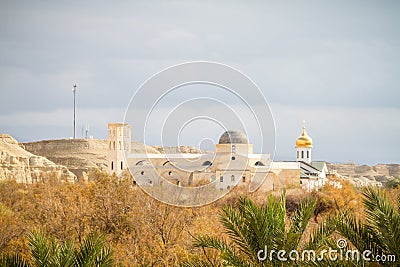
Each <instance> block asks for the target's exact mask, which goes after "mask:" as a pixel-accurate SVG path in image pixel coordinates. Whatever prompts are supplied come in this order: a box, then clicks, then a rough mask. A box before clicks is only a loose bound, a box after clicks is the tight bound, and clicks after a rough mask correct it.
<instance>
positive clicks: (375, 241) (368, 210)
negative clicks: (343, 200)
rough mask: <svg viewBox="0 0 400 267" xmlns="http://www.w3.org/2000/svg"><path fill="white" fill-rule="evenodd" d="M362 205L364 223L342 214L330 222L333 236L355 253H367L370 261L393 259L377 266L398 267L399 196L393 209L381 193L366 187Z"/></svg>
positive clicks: (399, 249) (347, 214) (399, 236)
mask: <svg viewBox="0 0 400 267" xmlns="http://www.w3.org/2000/svg"><path fill="white" fill-rule="evenodd" d="M363 205H364V208H365V216H366V221H365V222H363V221H361V220H360V219H357V218H356V217H355V216H354V215H353V214H350V213H348V212H343V213H341V214H340V215H338V216H337V217H336V218H335V219H334V220H332V223H333V225H334V226H335V227H336V230H337V232H338V233H340V234H341V235H342V236H343V237H345V238H346V239H347V240H349V241H350V242H351V244H352V245H353V246H354V247H355V248H356V249H357V250H358V251H360V252H363V251H366V250H369V251H371V252H372V254H371V257H370V258H372V257H374V256H376V255H379V256H381V255H385V256H386V257H387V256H388V255H394V257H395V258H393V256H390V257H391V259H389V260H388V259H387V260H386V263H384V262H381V263H382V264H388V265H390V266H400V263H399V260H400V196H399V197H398V199H397V205H396V204H394V203H391V202H390V201H389V200H388V198H387V197H386V195H385V193H384V192H382V191H380V190H378V189H374V188H372V187H367V188H365V189H364V190H363ZM392 259H395V260H396V261H397V262H393V261H391V260H392Z"/></svg>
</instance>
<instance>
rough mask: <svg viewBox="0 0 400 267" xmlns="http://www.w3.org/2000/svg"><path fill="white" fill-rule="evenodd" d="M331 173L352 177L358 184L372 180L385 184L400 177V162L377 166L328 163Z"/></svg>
mask: <svg viewBox="0 0 400 267" xmlns="http://www.w3.org/2000/svg"><path fill="white" fill-rule="evenodd" d="M327 167H328V170H329V172H330V173H337V174H339V175H340V176H342V177H343V178H345V179H350V180H351V182H352V183H353V184H355V185H357V186H365V185H368V184H371V182H380V183H382V184H385V183H386V182H387V181H388V180H390V179H394V178H400V164H377V165H375V166H368V165H357V164H355V163H347V164H331V163H328V164H327Z"/></svg>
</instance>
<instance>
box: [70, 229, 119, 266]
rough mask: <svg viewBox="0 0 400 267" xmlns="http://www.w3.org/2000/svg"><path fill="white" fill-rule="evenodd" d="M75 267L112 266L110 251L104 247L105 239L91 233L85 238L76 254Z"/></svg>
mask: <svg viewBox="0 0 400 267" xmlns="http://www.w3.org/2000/svg"><path fill="white" fill-rule="evenodd" d="M75 257H76V265H77V266H79V267H83V266H85V267H86V266H102V267H103V266H104V267H106V266H112V263H113V257H112V249H111V248H110V247H108V246H107V245H106V242H105V237H104V236H103V235H99V234H97V233H92V234H90V235H88V236H86V237H85V239H84V240H83V242H82V243H81V244H80V246H79V249H78V250H77V252H76V255H75Z"/></svg>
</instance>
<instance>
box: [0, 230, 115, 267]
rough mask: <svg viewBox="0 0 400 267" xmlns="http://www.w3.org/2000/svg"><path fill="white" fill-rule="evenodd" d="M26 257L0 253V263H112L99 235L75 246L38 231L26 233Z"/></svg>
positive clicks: (79, 266) (70, 266)
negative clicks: (27, 259)
mask: <svg viewBox="0 0 400 267" xmlns="http://www.w3.org/2000/svg"><path fill="white" fill-rule="evenodd" d="M27 239H28V247H29V252H30V254H29V255H30V259H29V261H26V260H25V259H23V258H22V257H21V256H20V255H18V254H12V255H2V257H1V258H0V266H15V267H19V266H21V267H31V266H32V267H33V266H35V267H47V266H49V267H86V266H88V267H89V266H99V267H100V266H101V267H107V266H112V264H113V258H112V250H111V248H110V247H108V246H107V245H106V240H105V237H104V236H103V235H99V234H97V233H92V234H89V235H87V236H86V237H85V238H84V240H83V241H82V243H81V244H79V247H78V248H75V245H74V243H73V242H71V241H67V242H65V243H59V242H57V241H56V240H55V239H54V238H52V237H48V236H47V235H46V234H44V233H43V232H41V231H36V232H32V233H29V234H28V236H27Z"/></svg>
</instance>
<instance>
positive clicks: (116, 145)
mask: <svg viewBox="0 0 400 267" xmlns="http://www.w3.org/2000/svg"><path fill="white" fill-rule="evenodd" d="M108 144H109V153H108V160H109V165H108V166H109V172H110V173H116V174H117V175H120V174H121V173H122V171H123V170H126V169H128V168H130V171H131V173H132V175H133V178H134V180H136V181H138V180H139V179H140V181H141V182H143V181H145V183H146V184H147V185H148V186H163V185H164V184H165V183H172V184H175V185H178V186H185V187H193V186H194V187H195V186H199V185H204V184H208V183H214V184H215V188H216V189H219V190H229V189H231V188H233V187H234V186H246V187H248V188H249V190H250V191H256V190H261V191H271V190H282V189H284V188H296V187H301V188H303V189H305V190H307V191H312V190H318V188H320V187H322V186H323V185H324V184H325V183H326V181H327V178H326V174H327V167H326V164H325V162H324V161H312V157H311V153H312V148H313V143H312V139H311V137H309V136H308V135H307V133H306V129H305V127H303V131H302V134H301V135H300V137H298V138H297V140H296V161H281V162H280V161H272V160H271V158H270V155H269V154H255V153H253V145H252V144H251V143H249V140H248V139H247V137H246V136H245V135H244V134H243V133H242V132H240V131H235V130H230V131H226V132H224V133H223V134H222V135H221V136H220V138H219V142H218V144H216V145H215V150H214V151H213V152H209V153H172V154H171V153H155V151H148V149H147V146H146V145H144V144H142V146H143V147H142V149H135V150H133V149H132V148H131V146H132V141H131V127H130V125H128V124H124V123H109V124H108ZM137 144H138V143H136V145H137ZM138 151H139V152H138ZM157 152H158V151H157Z"/></svg>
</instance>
